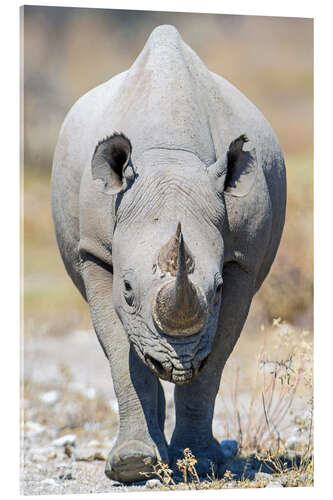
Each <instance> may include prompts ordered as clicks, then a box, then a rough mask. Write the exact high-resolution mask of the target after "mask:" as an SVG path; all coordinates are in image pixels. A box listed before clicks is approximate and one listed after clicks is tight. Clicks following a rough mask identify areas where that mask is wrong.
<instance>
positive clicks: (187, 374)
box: [145, 354, 208, 385]
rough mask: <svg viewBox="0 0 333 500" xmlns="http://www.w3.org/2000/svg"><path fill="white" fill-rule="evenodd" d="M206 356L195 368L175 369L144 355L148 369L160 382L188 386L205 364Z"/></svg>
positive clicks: (170, 365) (169, 364)
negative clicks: (164, 381) (165, 381)
mask: <svg viewBox="0 0 333 500" xmlns="http://www.w3.org/2000/svg"><path fill="white" fill-rule="evenodd" d="M207 359H208V356H206V358H204V359H203V360H202V361H201V362H200V363H199V365H198V366H196V367H195V368H194V367H193V366H192V367H191V368H176V367H174V366H173V365H172V364H171V363H161V362H160V361H158V360H157V359H155V358H154V357H153V356H151V355H150V354H146V355H145V362H146V364H147V365H148V366H149V368H150V369H151V370H152V371H153V372H154V373H155V375H157V376H158V377H159V378H161V379H162V380H167V381H169V382H173V383H174V384H176V385H183V384H188V383H189V382H191V380H193V379H194V378H195V377H196V376H197V375H198V374H199V373H200V372H201V370H202V368H203V367H204V366H205V364H206V363H207Z"/></svg>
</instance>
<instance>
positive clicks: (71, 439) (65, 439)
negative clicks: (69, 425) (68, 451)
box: [52, 434, 76, 446]
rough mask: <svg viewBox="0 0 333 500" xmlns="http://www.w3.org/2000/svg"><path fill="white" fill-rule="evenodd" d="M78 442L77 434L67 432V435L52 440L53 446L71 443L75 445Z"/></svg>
mask: <svg viewBox="0 0 333 500" xmlns="http://www.w3.org/2000/svg"><path fill="white" fill-rule="evenodd" d="M75 443H76V435H75V434H66V435H65V436H61V437H60V438H58V439H55V440H54V441H52V444H53V446H66V445H68V444H69V445H71V446H75Z"/></svg>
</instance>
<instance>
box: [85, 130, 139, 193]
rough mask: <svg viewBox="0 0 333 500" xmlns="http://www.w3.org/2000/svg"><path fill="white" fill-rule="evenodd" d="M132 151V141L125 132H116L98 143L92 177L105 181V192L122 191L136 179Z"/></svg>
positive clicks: (93, 159)
mask: <svg viewBox="0 0 333 500" xmlns="http://www.w3.org/2000/svg"><path fill="white" fill-rule="evenodd" d="M131 153H132V145H131V142H130V140H129V139H127V137H126V136H125V135H124V134H118V133H115V134H113V135H112V136H111V137H107V138H106V139H104V140H102V141H100V142H99V143H98V144H97V146H96V149H95V152H94V154H93V158H92V162H91V169H92V178H93V179H94V180H96V179H101V180H102V181H103V183H104V192H105V193H107V194H117V193H120V192H121V191H124V190H125V189H126V187H127V184H128V182H129V181H131V180H133V179H134V169H133V166H132V163H131Z"/></svg>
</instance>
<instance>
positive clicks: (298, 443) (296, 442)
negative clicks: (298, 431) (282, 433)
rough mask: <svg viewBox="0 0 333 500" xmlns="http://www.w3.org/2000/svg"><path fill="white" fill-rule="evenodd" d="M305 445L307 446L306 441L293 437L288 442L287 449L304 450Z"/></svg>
mask: <svg viewBox="0 0 333 500" xmlns="http://www.w3.org/2000/svg"><path fill="white" fill-rule="evenodd" d="M304 445H305V441H304V439H302V438H300V437H297V436H291V437H290V438H289V439H287V441H286V448H288V449H289V450H299V449H302V448H303V447H304Z"/></svg>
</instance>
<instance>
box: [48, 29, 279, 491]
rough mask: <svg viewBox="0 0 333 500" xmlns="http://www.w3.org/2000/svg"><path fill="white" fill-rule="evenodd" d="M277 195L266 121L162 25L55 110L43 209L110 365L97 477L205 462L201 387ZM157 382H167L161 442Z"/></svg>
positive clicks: (228, 344) (207, 394) (209, 377)
mask: <svg viewBox="0 0 333 500" xmlns="http://www.w3.org/2000/svg"><path fill="white" fill-rule="evenodd" d="M285 201H286V183H285V168H284V161H283V156H282V153H281V150H280V146H279V144H278V141H277V139H276V137H275V135H274V132H273V131H272V128H271V126H270V125H269V123H268V122H267V120H266V119H265V118H264V117H263V115H262V114H261V113H260V112H259V111H258V109H257V108H256V107H255V106H254V105H253V104H252V103H251V102H250V101H249V100H248V99H247V98H246V97H245V96H244V95H242V94H241V93H240V92H239V91H238V90H237V89H236V88H235V87H234V86H232V85H231V84H230V83H228V82H227V81H226V80H224V79H223V78H221V77H220V76H218V75H216V74H214V73H212V72H210V71H208V69H207V68H206V67H205V66H204V64H203V63H202V61H201V60H200V59H199V57H198V56H197V55H196V54H195V53H194V52H193V50H192V49H191V48H190V47H189V46H188V45H186V44H185V43H184V42H183V40H182V38H181V37H180V35H179V33H178V31H177V30H176V29H175V28H174V27H172V26H160V27H157V28H156V29H155V30H154V31H153V32H152V34H151V35H150V37H149V39H148V41H147V43H146V45H145V47H144V48H143V50H142V52H141V53H140V54H139V56H138V58H137V59H136V61H135V62H134V63H133V65H132V66H131V68H130V69H129V70H128V71H124V72H123V73H121V74H119V75H117V76H115V77H113V78H111V80H109V81H108V82H106V83H104V84H102V85H100V86H98V87H96V88H95V89H93V90H91V91H90V92H88V93H87V94H86V95H84V96H83V97H81V98H80V99H79V100H78V102H77V103H76V104H75V105H74V106H73V108H72V109H71V110H70V112H69V114H68V115H67V117H66V119H65V121H64V124H63V126H62V129H61V132H60V136H59V140H58V144H57V147H56V151H55V155H54V163H53V175H52V211H53V219H54V225H55V231H56V236H57V241H58V245H59V249H60V252H61V255H62V258H63V261H64V264H65V266H66V269H67V272H68V274H69V275H70V277H71V278H72V280H73V282H74V284H75V285H76V286H77V288H78V289H79V291H80V292H81V294H82V296H83V297H84V299H86V300H87V301H88V303H89V307H90V312H91V317H92V322H93V325H94V328H95V331H96V334H97V337H98V339H99V342H100V344H101V346H102V348H103V350H104V353H105V355H106V356H107V358H108V360H109V362H110V366H111V372H112V378H113V383H114V388H115V392H116V396H117V399H118V405H119V419H120V422H119V430H118V435H117V440H116V443H115V445H114V447H113V449H112V450H111V452H110V455H109V458H108V460H107V464H106V469H105V471H106V474H107V475H108V476H109V477H110V478H112V479H115V480H120V481H129V482H130V481H135V480H138V479H142V475H141V474H140V473H141V472H145V471H149V470H151V468H152V465H153V464H154V463H155V462H156V461H157V460H162V461H168V462H169V464H170V465H171V466H173V465H174V464H175V461H176V460H177V458H178V457H179V456H182V450H183V449H184V448H186V447H188V448H190V449H191V450H192V452H193V453H194V454H195V456H196V458H197V459H198V464H199V472H200V473H201V474H205V472H208V471H209V470H210V463H211V462H212V463H213V464H214V467H215V470H216V471H217V472H218V469H219V466H220V464H221V463H222V462H223V453H222V451H221V447H220V445H219V443H218V442H217V440H216V439H215V438H214V436H213V434H212V420H213V414H214V403H215V397H216V394H217V391H218V389H219V384H220V378H221V373H222V369H223V367H224V365H225V362H226V360H227V359H228V357H229V355H230V353H231V351H232V350H233V347H234V346H235V343H236V341H237V339H238V337H239V335H240V332H241V330H242V327H243V324H244V321H245V319H246V317H247V314H248V311H249V307H250V304H251V301H252V298H253V295H254V294H255V293H256V291H257V290H258V289H259V287H260V286H261V284H262V282H263V280H264V279H265V277H266V275H267V273H268V271H269V269H270V267H271V265H272V262H273V260H274V257H275V254H276V251H277V248H278V245H279V242H280V238H281V233H282V229H283V225H284V219H285ZM159 379H164V380H168V381H169V382H172V383H174V384H175V396H174V398H175V408H176V410H175V411H176V425H175V430H174V432H173V435H172V439H171V442H170V444H168V443H167V442H166V439H165V436H164V431H163V427H164V419H165V399H164V392H163V389H162V386H161V384H160V381H159Z"/></svg>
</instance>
